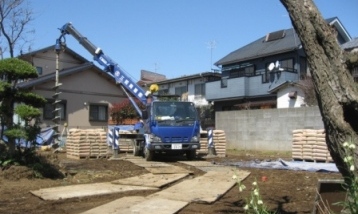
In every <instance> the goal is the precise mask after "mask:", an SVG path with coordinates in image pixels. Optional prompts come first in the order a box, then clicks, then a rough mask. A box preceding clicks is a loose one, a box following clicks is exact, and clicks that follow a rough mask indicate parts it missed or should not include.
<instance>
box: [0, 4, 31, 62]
mask: <svg viewBox="0 0 358 214" xmlns="http://www.w3.org/2000/svg"><path fill="white" fill-rule="evenodd" d="M32 16H33V11H32V10H31V9H30V7H29V4H28V2H27V1H25V0H0V30H1V36H3V37H4V38H5V41H6V47H4V48H2V53H3V52H5V51H7V50H8V51H9V54H10V57H14V51H15V49H16V48H17V47H18V48H19V49H20V48H22V47H23V46H24V45H25V44H26V43H27V42H28V40H27V39H26V38H27V34H29V33H32V32H33V31H31V30H30V31H27V26H28V24H29V23H30V22H31V21H33V17H32ZM0 39H1V37H0ZM0 41H1V40H0ZM0 43H1V42H0ZM20 43H21V44H20ZM3 45H4V44H3ZM20 50H21V49H20Z"/></svg>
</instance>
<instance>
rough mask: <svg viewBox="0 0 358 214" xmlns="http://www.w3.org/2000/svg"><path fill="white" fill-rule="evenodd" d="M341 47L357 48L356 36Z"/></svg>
mask: <svg viewBox="0 0 358 214" xmlns="http://www.w3.org/2000/svg"><path fill="white" fill-rule="evenodd" d="M341 47H342V48H343V49H351V48H358V37H357V38H354V39H352V40H351V41H349V42H346V43H344V44H343V45H341Z"/></svg>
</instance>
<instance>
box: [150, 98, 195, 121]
mask: <svg viewBox="0 0 358 214" xmlns="http://www.w3.org/2000/svg"><path fill="white" fill-rule="evenodd" d="M153 116H154V118H155V119H156V120H158V121H167V120H176V121H186V120H196V119H197V113H196V109H195V106H194V104H193V103H191V102H163V101H159V102H153Z"/></svg>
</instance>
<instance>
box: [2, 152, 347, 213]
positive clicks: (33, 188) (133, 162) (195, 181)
mask: <svg viewBox="0 0 358 214" xmlns="http://www.w3.org/2000/svg"><path fill="white" fill-rule="evenodd" d="M41 155H42V156H43V157H45V158H46V159H47V160H48V161H49V162H51V163H52V164H53V165H54V166H55V167H58V169H59V170H60V171H61V172H62V173H63V174H64V175H65V177H63V178H58V177H57V178H53V179H49V178H43V179H39V178H33V173H32V171H31V170H29V169H27V168H26V167H22V166H12V167H10V168H8V169H4V170H1V171H0V193H1V194H0V213H13V214H15V213H53V214H64V213H69V214H72V213H179V214H184V213H188V214H189V213H209V214H210V213H244V211H243V207H244V206H245V204H246V202H247V200H248V199H249V197H250V194H251V191H250V188H251V187H252V183H253V182H254V181H257V182H258V186H259V189H260V194H261V196H262V199H263V201H264V203H265V205H267V207H268V208H269V209H270V210H272V211H277V212H278V213H297V214H299V213H312V210H313V208H314V203H315V201H316V197H317V184H318V180H319V179H326V180H331V179H340V178H341V175H340V174H339V173H324V172H308V171H293V170H276V169H258V168H235V169H231V168H228V166H226V167H225V166H222V165H221V163H228V162H232V161H244V160H256V161H259V160H276V159H278V158H282V159H285V160H290V158H291V157H290V156H291V155H290V154H289V153H276V152H266V153H258V152H248V151H246V152H237V151H229V152H228V154H227V156H226V157H215V158H202V157H200V158H198V159H197V160H194V161H190V162H189V161H186V159H185V157H175V158H172V157H163V158H161V159H159V160H158V161H155V162H145V161H144V160H143V159H140V158H134V157H132V156H131V155H129V154H125V153H121V154H120V155H119V158H118V159H116V160H109V159H107V158H102V159H69V158H67V157H66V153H53V152H52V151H47V152H42V153H41ZM234 173H235V174H237V175H238V177H239V180H242V183H243V184H244V185H245V186H246V187H247V188H246V190H244V191H243V192H240V191H239V188H238V187H237V185H235V182H233V180H232V175H233V174H234ZM54 177H55V175H54ZM263 177H265V179H264V180H265V181H262V178H263ZM164 205H165V206H164Z"/></svg>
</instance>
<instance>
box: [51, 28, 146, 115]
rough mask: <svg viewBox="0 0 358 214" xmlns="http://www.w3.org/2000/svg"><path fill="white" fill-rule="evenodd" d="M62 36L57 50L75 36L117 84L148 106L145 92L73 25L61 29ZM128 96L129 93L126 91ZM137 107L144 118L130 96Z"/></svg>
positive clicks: (57, 42) (132, 101)
mask: <svg viewBox="0 0 358 214" xmlns="http://www.w3.org/2000/svg"><path fill="white" fill-rule="evenodd" d="M59 30H60V31H61V35H60V37H59V38H58V39H57V40H56V45H55V49H56V50H57V51H59V50H60V49H61V47H63V46H65V45H66V42H65V35H67V34H69V35H71V36H73V37H74V38H75V39H76V40H77V41H78V42H79V43H80V44H81V45H82V46H83V47H84V48H85V49H86V50H87V51H88V52H89V53H91V54H92V55H93V59H94V60H95V61H97V62H98V63H99V64H100V65H101V66H103V67H104V69H103V71H104V72H107V73H108V74H109V75H110V76H112V77H113V78H114V79H115V81H116V83H120V84H121V85H122V86H123V87H124V88H125V90H127V91H128V92H130V93H131V94H132V95H133V96H135V97H136V98H137V99H138V100H139V101H141V102H142V103H143V104H144V105H146V102H147V101H146V93H145V91H144V90H143V89H142V88H141V87H140V86H138V85H137V83H135V82H134V81H133V80H132V79H131V78H130V77H129V76H128V75H127V74H126V72H124V71H123V70H122V69H121V68H120V67H119V66H118V64H117V63H116V62H114V61H113V60H112V59H111V58H110V57H108V56H107V55H105V54H104V53H103V51H102V50H101V49H100V48H99V47H97V46H95V45H94V44H92V43H91V42H90V41H89V40H88V39H87V38H86V37H84V36H82V34H81V33H80V32H79V31H78V30H76V29H75V28H74V27H73V25H72V24H71V23H66V24H65V25H63V26H62V27H61V28H60V29H59ZM125 93H126V94H127V95H128V93H127V92H126V91H125ZM128 98H129V99H130V101H131V103H132V104H133V106H134V107H135V109H136V111H137V112H138V114H139V115H140V116H142V112H141V110H140V108H139V107H138V105H137V104H136V103H135V102H134V100H133V99H132V98H131V97H130V96H129V97H128Z"/></svg>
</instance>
